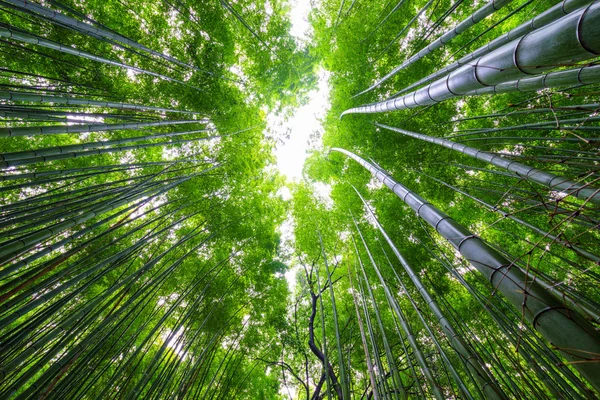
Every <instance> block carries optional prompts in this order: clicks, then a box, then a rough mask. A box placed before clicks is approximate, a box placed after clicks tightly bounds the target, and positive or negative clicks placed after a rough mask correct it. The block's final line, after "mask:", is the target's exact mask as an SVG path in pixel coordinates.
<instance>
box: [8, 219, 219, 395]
mask: <svg viewBox="0 0 600 400" xmlns="http://www.w3.org/2000/svg"><path fill="white" fill-rule="evenodd" d="M203 231H204V229H202V230H197V229H195V230H193V231H192V232H191V233H189V234H188V235H186V236H185V237H184V238H183V239H181V240H180V241H179V242H178V243H176V244H175V245H174V246H172V247H170V248H169V249H168V250H166V251H164V252H162V253H161V254H160V255H159V256H158V257H155V258H153V259H151V260H150V261H149V262H147V263H146V264H145V265H144V266H142V267H141V268H140V269H138V270H137V271H134V272H133V273H132V274H130V275H129V276H128V277H127V278H125V279H123V280H120V281H118V282H116V283H115V284H113V286H112V287H111V288H110V290H108V291H105V292H104V293H103V295H102V296H99V297H96V298H95V299H94V300H92V301H90V302H88V303H86V304H85V305H84V306H83V307H82V308H81V309H80V310H78V311H77V312H75V313H73V314H70V315H69V317H67V318H66V319H65V320H64V321H62V322H61V323H60V324H59V327H61V330H65V329H69V328H70V327H71V326H72V325H73V323H75V322H76V321H77V320H80V319H81V318H84V317H85V316H86V315H88V310H89V311H91V310H93V309H94V308H95V307H97V306H98V305H99V304H100V302H101V300H102V298H103V297H105V296H109V295H110V294H111V293H112V292H114V291H115V290H116V289H117V288H119V287H122V286H124V285H126V284H127V283H129V282H132V281H133V280H135V279H136V278H137V277H139V275H140V274H141V273H142V272H144V271H147V270H149V269H150V268H151V267H153V266H155V265H156V264H157V263H158V262H159V261H160V260H162V259H163V258H164V257H165V256H166V255H168V254H169V253H170V252H171V251H173V250H174V249H177V248H178V246H179V245H180V244H181V243H184V242H185V241H187V240H190V239H193V238H194V237H196V236H197V235H199V234H200V233H202V232H203ZM214 236H215V233H213V234H211V235H209V236H208V237H207V238H204V239H203V240H202V241H201V242H200V243H199V244H197V245H195V246H194V247H193V248H192V250H190V251H187V252H186V253H185V254H184V255H182V256H181V257H179V258H177V260H176V261H175V262H174V263H173V264H171V266H169V267H168V268H167V269H166V270H165V271H163V273H166V272H168V273H169V274H170V273H172V272H173V270H174V269H175V268H177V267H178V266H179V265H181V263H182V262H183V260H185V258H186V257H188V256H189V255H190V254H192V253H193V252H194V251H195V250H197V249H198V248H199V247H201V246H203V245H204V244H205V243H206V242H207V241H208V240H210V239H211V238H213V237H214ZM130 300H131V299H130ZM124 309H125V307H122V308H120V309H119V310H117V312H115V313H114V314H112V315H111V317H114V316H116V315H119V314H120V313H121V312H122V310H124ZM110 319H111V318H110V317H109V318H107V319H105V320H104V321H103V323H106V321H108V320H110ZM79 325H80V329H81V324H79ZM57 332H58V331H57V330H56V329H54V330H53V331H52V332H50V333H49V334H48V335H46V336H45V337H43V338H40V339H38V341H37V342H36V345H37V347H39V346H41V345H43V343H47V342H48V341H49V340H51V339H52V338H53V337H54V336H56V334H57ZM90 337H91V335H89V336H87V337H86V338H87V339H90ZM57 346H60V345H57ZM57 346H54V347H53V349H52V350H50V351H49V352H47V353H46V354H45V355H44V356H43V358H42V359H41V360H40V361H38V362H37V363H36V365H40V363H41V362H44V360H49V359H50V358H51V357H54V355H55V354H56V352H58V351H60V349H61V348H62V346H60V347H58V348H57ZM82 347H83V344H82V343H79V344H78V345H76V346H75V347H74V348H73V349H71V350H70V352H69V353H68V354H67V355H65V356H63V357H62V358H61V360H60V361H56V362H54V363H53V364H52V367H51V368H50V369H49V370H47V371H46V372H45V373H44V375H43V376H42V377H41V378H38V379H37V382H40V381H41V382H43V381H44V379H49V377H48V375H51V374H52V371H53V370H58V369H60V368H62V366H63V365H64V364H62V363H63V362H68V360H69V358H70V357H72V356H73V352H74V351H75V350H77V351H79V349H80V348H82ZM32 351H35V348H32V347H30V348H29V349H27V350H25V351H23V352H21V353H20V354H19V355H18V356H17V357H15V358H14V359H13V360H12V361H11V362H10V363H8V364H6V365H7V366H9V365H13V364H15V363H17V362H22V361H23V360H24V359H25V358H26V357H27V356H28V355H29V354H28V353H31V352H32ZM42 365H43V364H42ZM38 368H39V367H37V368H36V367H35V366H34V367H31V368H29V369H28V370H27V372H26V373H24V374H23V375H21V376H20V377H19V378H18V380H17V381H16V382H14V383H13V385H14V386H13V389H12V390H15V388H17V387H19V386H21V385H22V384H24V383H25V382H26V381H27V380H28V379H29V378H31V375H32V374H33V373H34V371H35V370H36V369H38ZM32 387H33V386H32Z"/></svg>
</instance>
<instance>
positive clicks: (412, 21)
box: [371, 0, 434, 63]
mask: <svg viewBox="0 0 600 400" xmlns="http://www.w3.org/2000/svg"><path fill="white" fill-rule="evenodd" d="M433 2H434V0H429V1H428V2H427V3H426V4H425V5H424V6H423V7H422V8H421V9H420V10H419V11H418V12H417V13H416V14H415V15H414V16H413V17H412V18H411V20H410V21H408V23H407V24H406V25H404V27H403V28H402V29H401V30H400V32H399V33H398V34H397V35H396V36H395V37H394V38H393V39H392V40H391V41H390V42H389V43H388V44H387V46H385V47H384V49H383V50H381V51H380V52H379V54H378V55H377V56H375V58H374V59H373V60H372V61H371V63H374V62H376V61H377V60H379V59H380V58H381V57H382V56H383V55H384V54H385V52H386V51H388V49H389V48H390V47H391V46H392V45H393V44H394V42H395V41H396V40H398V39H399V38H400V37H402V35H404V33H405V32H406V31H408V30H409V29H410V27H411V26H412V25H413V24H414V23H415V22H416V21H417V20H418V19H419V17H421V15H423V14H424V13H425V12H426V11H427V10H428V9H429V7H431V5H432V4H433Z"/></svg>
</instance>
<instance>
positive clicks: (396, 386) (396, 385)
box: [352, 217, 406, 399]
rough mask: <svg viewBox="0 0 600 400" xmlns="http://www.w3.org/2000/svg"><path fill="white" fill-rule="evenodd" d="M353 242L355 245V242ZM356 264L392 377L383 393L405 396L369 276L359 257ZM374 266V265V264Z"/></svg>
mask: <svg viewBox="0 0 600 400" xmlns="http://www.w3.org/2000/svg"><path fill="white" fill-rule="evenodd" d="M352 221H353V222H354V226H355V227H356V229H357V231H358V233H359V236H360V238H361V240H362V241H363V244H364V245H365V246H366V243H364V239H363V237H362V233H361V232H360V231H359V230H358V225H357V224H356V221H355V220H354V217H352ZM353 244H354V245H355V246H356V243H354V241H353ZM355 252H356V257H357V258H358V257H359V253H358V248H355ZM367 255H368V256H369V259H370V260H371V253H370V252H368V250H367ZM373 262H374V261H371V263H373ZM358 265H359V266H360V270H361V272H362V276H363V280H364V282H365V286H366V288H367V292H368V293H369V298H370V300H371V303H372V305H373V310H374V311H375V319H376V321H377V326H378V328H379V332H380V334H381V341H382V343H383V348H384V351H385V357H386V360H387V364H388V368H389V370H390V374H391V377H392V383H393V386H392V387H390V388H386V391H385V392H384V393H387V394H388V396H389V394H390V393H391V394H392V395H393V396H392V397H393V398H395V399H397V398H398V392H399V393H400V395H401V396H402V397H405V396H406V393H405V391H404V386H403V384H402V379H401V378H400V373H399V372H398V366H397V365H396V360H395V357H394V355H393V353H392V349H391V346H390V344H389V342H388V338H387V335H386V333H385V328H384V326H383V322H382V320H381V314H380V311H379V306H378V305H377V301H376V300H375V296H374V295H373V289H372V288H371V284H370V282H369V278H368V277H367V273H366V272H365V268H364V265H363V264H362V260H361V259H360V258H359V259H358ZM374 268H375V266H374ZM377 358H379V357H377ZM379 364H382V363H381V362H379ZM380 373H381V376H382V379H381V382H387V381H386V377H385V370H383V369H382V370H381V372H380Z"/></svg>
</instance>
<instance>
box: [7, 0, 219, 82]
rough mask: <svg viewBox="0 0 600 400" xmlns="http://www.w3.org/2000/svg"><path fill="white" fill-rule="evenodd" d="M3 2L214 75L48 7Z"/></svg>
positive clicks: (23, 1)
mask: <svg viewBox="0 0 600 400" xmlns="http://www.w3.org/2000/svg"><path fill="white" fill-rule="evenodd" d="M3 1H4V2H5V3H8V4H12V5H14V6H15V7H16V8H17V9H22V10H28V11H31V12H33V13H34V14H38V15H40V16H43V17H45V18H47V19H48V20H49V21H52V22H54V23H56V24H59V25H60V26H63V27H66V28H68V29H71V30H74V31H76V32H82V33H85V34H88V35H90V36H92V37H95V38H102V39H109V40H110V41H116V42H120V43H122V44H124V45H126V46H130V47H132V48H134V49H136V50H140V51H142V52H146V53H149V54H152V55H153V56H156V57H159V58H161V59H163V60H166V61H168V62H171V63H174V64H176V65H178V66H181V67H185V68H190V69H193V70H195V71H200V72H203V73H206V74H208V75H212V76H214V75H215V74H214V73H212V72H210V71H206V70H203V69H201V68H198V67H195V66H193V65H191V64H188V63H185V62H182V61H179V60H178V59H176V58H174V57H171V56H169V55H166V54H163V53H160V52H158V51H155V50H152V49H150V48H148V47H146V46H144V45H142V44H140V43H138V42H136V41H133V40H131V39H129V38H127V37H125V36H123V35H120V34H118V33H116V32H114V31H111V30H108V29H103V28H102V27H99V26H94V25H90V24H88V23H85V22H81V21H78V20H76V19H75V18H72V17H69V16H67V15H64V14H62V13H60V12H59V11H56V10H52V9H50V8H48V7H44V6H43V5H40V4H36V3H33V2H30V1H27V0H3ZM124 48H125V49H127V47H124Z"/></svg>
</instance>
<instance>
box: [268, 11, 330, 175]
mask: <svg viewBox="0 0 600 400" xmlns="http://www.w3.org/2000/svg"><path fill="white" fill-rule="evenodd" d="M291 6H292V9H291V15H290V18H291V22H292V29H291V31H290V33H291V34H292V35H293V36H294V37H296V38H297V39H298V41H299V43H300V45H302V42H303V41H306V40H307V38H308V34H309V32H310V24H309V22H308V13H309V12H310V8H311V5H310V0H291ZM328 77H329V74H328V73H327V72H326V71H323V70H321V71H319V83H318V87H317V90H313V91H312V92H310V93H309V95H308V96H309V101H308V103H307V104H306V105H304V106H302V107H299V108H298V109H297V110H296V111H295V113H294V115H292V116H291V117H289V118H288V119H287V120H284V119H283V118H282V117H279V116H275V115H269V116H268V117H267V124H268V128H269V130H271V131H272V132H274V133H275V134H276V136H278V137H284V136H285V135H286V134H287V135H289V139H284V141H283V142H280V143H278V144H277V148H276V150H275V155H276V157H277V168H278V169H279V171H280V172H281V174H283V175H285V176H286V177H287V179H288V180H289V181H298V180H300V179H301V177H302V167H303V166H304V160H306V157H307V151H308V150H310V149H315V148H319V147H321V140H320V138H321V136H322V128H321V121H320V120H321V119H322V118H323V117H324V116H325V113H326V112H327V109H328V108H329V86H328ZM315 133H316V135H315ZM311 135H313V143H310V144H309V139H310V137H311ZM315 137H316V138H318V139H317V140H316V141H315V140H314V138H315Z"/></svg>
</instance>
